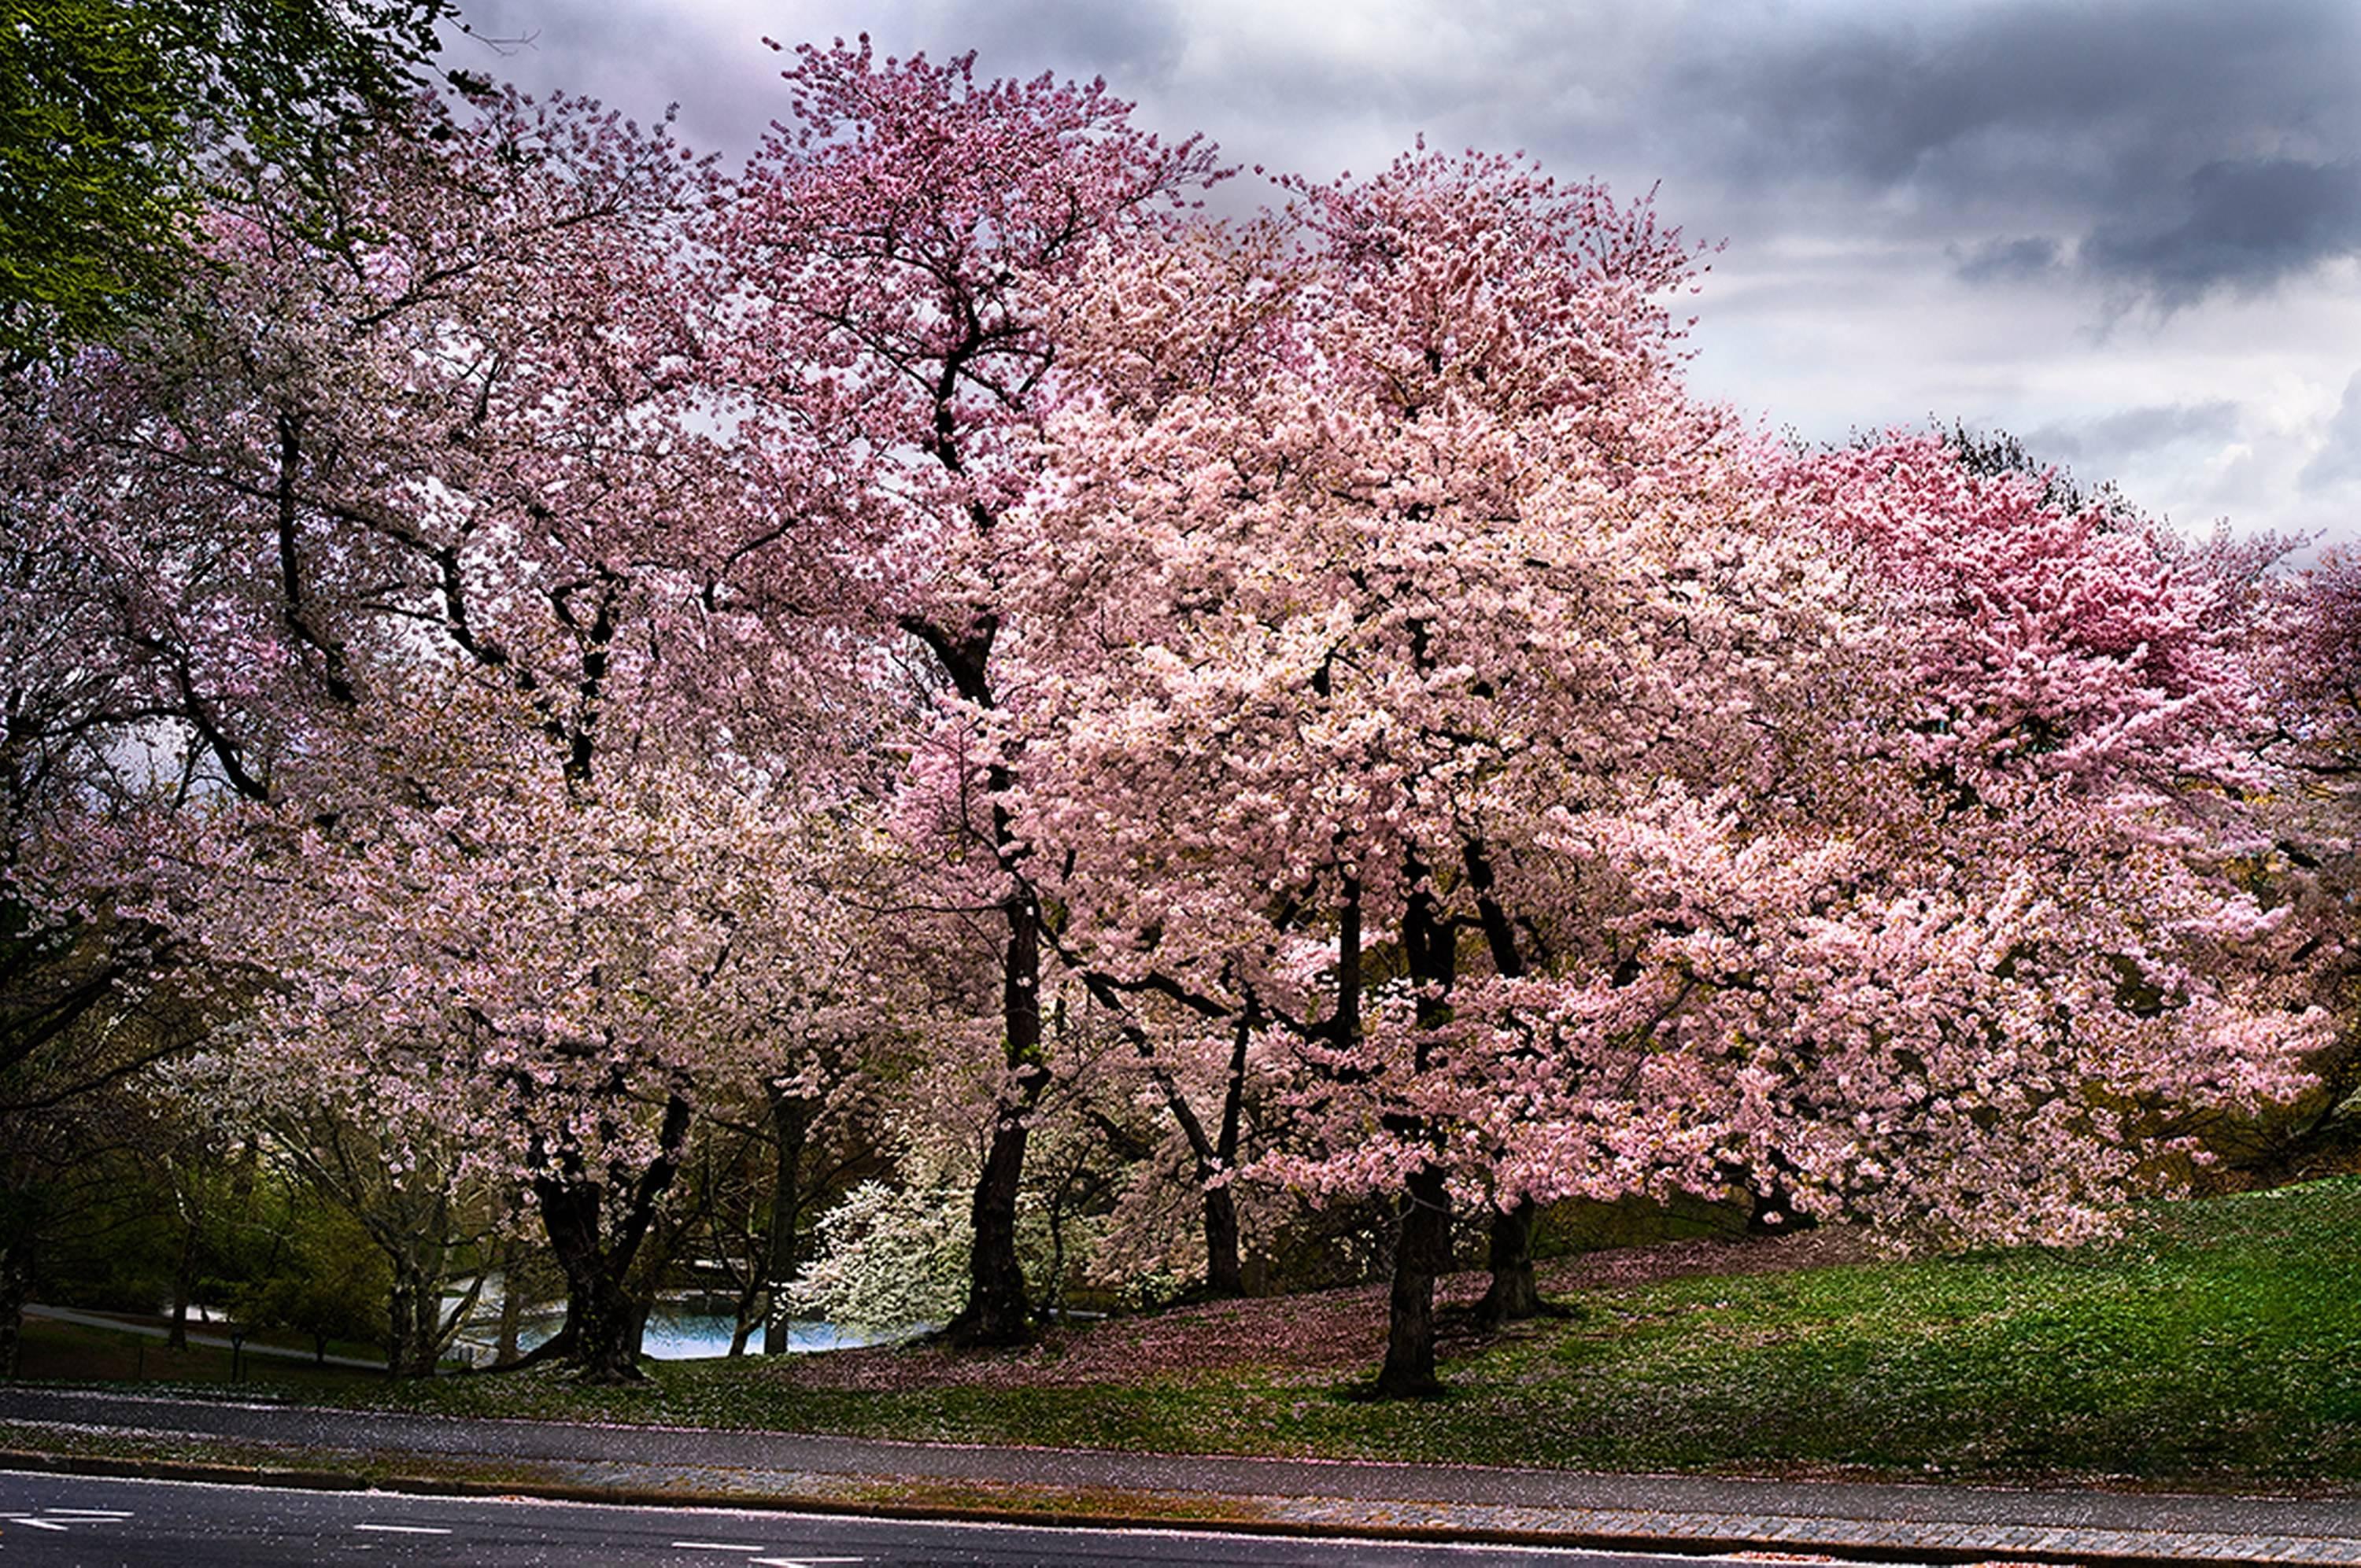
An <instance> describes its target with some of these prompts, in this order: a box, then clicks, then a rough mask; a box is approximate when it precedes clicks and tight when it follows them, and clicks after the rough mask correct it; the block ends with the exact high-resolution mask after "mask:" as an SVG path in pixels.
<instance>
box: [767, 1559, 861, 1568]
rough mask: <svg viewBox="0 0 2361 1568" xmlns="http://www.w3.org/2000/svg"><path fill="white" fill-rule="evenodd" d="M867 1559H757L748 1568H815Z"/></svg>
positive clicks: (859, 1561)
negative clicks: (824, 1564)
mask: <svg viewBox="0 0 2361 1568" xmlns="http://www.w3.org/2000/svg"><path fill="white" fill-rule="evenodd" d="M868 1561H869V1559H867V1558H866V1557H755V1558H751V1559H749V1560H748V1562H747V1563H746V1568H813V1564H815V1563H866V1562H868Z"/></svg>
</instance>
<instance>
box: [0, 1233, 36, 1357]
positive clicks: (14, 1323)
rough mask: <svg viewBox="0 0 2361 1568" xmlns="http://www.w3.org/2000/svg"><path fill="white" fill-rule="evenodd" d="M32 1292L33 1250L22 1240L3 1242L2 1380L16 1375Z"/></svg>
mask: <svg viewBox="0 0 2361 1568" xmlns="http://www.w3.org/2000/svg"><path fill="white" fill-rule="evenodd" d="M32 1292H33V1254H32V1248H31V1247H30V1245H27V1243H26V1241H25V1240H24V1239H23V1238H7V1239H5V1240H0V1381H5V1380H7V1379H11V1378H14V1377H15V1376H16V1355H17V1347H18V1345H19V1344H20V1343H22V1342H23V1339H24V1332H25V1301H26V1299H27V1297H29V1296H30V1295H31V1294H32Z"/></svg>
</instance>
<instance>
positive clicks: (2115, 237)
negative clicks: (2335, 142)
mask: <svg viewBox="0 0 2361 1568" xmlns="http://www.w3.org/2000/svg"><path fill="white" fill-rule="evenodd" d="M2356 250H2361V164H2356V163H2353V162H2344V163H2327V164H2322V163H2304V162H2299V161H2296V160H2294V159H2247V160H2245V161H2241V162H2235V163H2209V164H2207V165H2205V167H2203V168H2202V169H2200V170H2197V171H2196V172H2195V173H2193V174H2191V176H2190V177H2189V181H2188V199H2187V210H2186V213H2185V215H2183V216H2182V217H2181V218H2180V221H2179V222H2178V223H2175V224H2173V225H2171V226H2170V227H2168V228H2164V229H2161V230H2158V229H2152V228H2150V229H2144V228H2141V227H2139V226H2137V225H2100V226H2099V227H2098V228H2097V229H2096V230H2094V231H2093V232H2092V235H2091V236H2090V238H2089V239H2088V240H2087V241H2086V242H2085V243H2084V245H2083V247H2082V260H2083V261H2084V263H2085V264H2086V265H2089V266H2091V267H2092V268H2094V269H2097V270H2099V271H2100V272H2103V273H2105V274H2107V275H2110V276H2114V277H2128V278H2134V279H2139V280H2145V281H2146V282H2147V285H2148V286H2149V287H2150V288H2151V289H2153V290H2154V291H2155V293H2156V296H2157V299H2158V302H2159V303H2161V304H2163V305H2165V306H2167V307H2168V308H2169V307H2173V306H2179V305H2185V304H2190V303H2192V302H2195V301H2197V300H2198V299H2200V298H2202V297H2203V296H2204V295H2205V294H2206V293H2207V292H2209V291H2212V290H2213V289H2214V288H2216V287H2220V286H2227V287H2230V288H2233V289H2239V290H2244V291H2257V290H2260V289H2264V288H2268V286H2270V285H2271V284H2273V283H2277V282H2279V280H2281V279H2283V278H2286V277H2288V276H2290V274H2293V273H2296V272H2301V271H2303V270H2305V269H2309V268H2311V267H2313V266H2315V265H2317V264H2318V263H2320V262H2323V261H2325V260H2327V259H2329V258H2331V257H2336V256H2345V255H2349V254H2351V253H2353V252H2355V251H2356Z"/></svg>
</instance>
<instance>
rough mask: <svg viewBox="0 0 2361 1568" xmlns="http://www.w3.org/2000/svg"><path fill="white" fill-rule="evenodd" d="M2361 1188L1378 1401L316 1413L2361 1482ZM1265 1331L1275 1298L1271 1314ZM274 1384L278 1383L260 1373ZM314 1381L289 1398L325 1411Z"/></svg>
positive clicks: (1345, 1390) (1719, 1467) (1495, 1355)
mask: <svg viewBox="0 0 2361 1568" xmlns="http://www.w3.org/2000/svg"><path fill="white" fill-rule="evenodd" d="M2357 1296H2361V1178H2347V1179H2337V1180H2333V1181H2324V1182H2316V1183H2313V1184H2311V1185H2309V1186H2305V1187H2301V1188H2291V1189H2286V1190H2280V1191H2279V1192H2274V1193H2266V1194H2254V1195H2248V1196H2243V1197H2236V1198H2224V1199H2213V1200H2207V1201H2193V1202H2184V1203H2171V1204H2159V1205H2155V1206H2152V1207H2149V1208H2147V1209H2145V1210H2143V1211H2142V1212H2140V1213H2139V1214H2138V1215H2137V1216H2136V1219H2135V1221H2134V1224H2133V1230H2132V1234H2130V1235H2129V1236H2128V1237H2127V1238H2126V1239H2125V1240H2123V1241H2121V1242H2118V1243H2114V1244H2112V1245H2105V1246H2101V1247H2094V1248H2091V1249H2087V1250H2082V1251H2076V1252H2056V1251H2048V1250H2041V1249H2025V1250H2016V1251H2009V1252H1993V1253H1984V1254H1976V1255H1968V1256H1963V1257H1950V1258H1922V1259H1915V1260H1902V1261H1893V1262H1880V1263H1871V1264H1860V1265H1850V1266H1838V1267H1827V1268H1820V1269H1815V1270H1810V1271H1804V1272H1793V1273H1784V1274H1769V1275H1762V1274H1753V1275H1732V1276H1709V1277H1690V1278H1685V1279H1678V1280H1674V1281H1671V1282H1666V1283H1659V1284H1654V1285H1649V1286H1645V1287H1637V1288H1630V1289H1627V1290H1620V1291H1615V1292H1600V1293H1597V1294H1593V1295H1591V1296H1589V1297H1587V1298H1586V1299H1584V1300H1583V1301H1582V1302H1581V1303H1580V1305H1581V1308H1582V1311H1581V1315H1580V1316H1579V1317H1577V1318H1576V1319H1575V1320H1573V1321H1566V1322H1557V1323H1544V1324H1540V1325H1534V1326H1532V1327H1530V1328H1527V1329H1522V1330H1520V1331H1519V1332H1515V1333H1513V1334H1511V1335H1509V1336H1506V1337H1504V1338H1502V1339H1499V1340H1497V1341H1494V1342H1492V1343H1489V1344H1488V1345H1486V1346H1484V1347H1482V1348H1481V1349H1479V1350H1477V1351H1476V1352H1475V1353H1474V1354H1468V1355H1466V1356H1463V1357H1461V1358H1458V1359H1456V1360H1454V1361H1451V1362H1449V1363H1447V1364H1446V1365H1445V1367H1444V1377H1445V1379H1446V1380H1447V1381H1448V1383H1449V1384H1450V1386H1451V1391H1450V1393H1449V1394H1448V1395H1447V1396H1445V1397H1444V1398H1440V1399H1436V1400H1433V1401H1427V1402H1421V1403H1414V1404H1374V1403H1370V1402H1367V1401H1366V1400H1363V1399H1360V1398H1355V1397H1354V1396H1355V1394H1356V1388H1355V1387H1354V1385H1353V1384H1352V1383H1351V1382H1349V1381H1347V1380H1344V1379H1340V1378H1338V1377H1337V1376H1334V1375H1330V1374H1317V1375H1304V1374H1300V1373H1280V1372H1278V1371H1275V1370H1274V1369H1273V1368H1271V1367H1268V1366H1257V1365H1229V1366H1223V1367H1212V1368H1206V1369H1202V1370H1200V1371H1196V1372H1192V1373H1190V1374H1187V1375H1184V1376H1163V1377H1159V1378H1156V1379H1153V1380H1148V1381H1141V1382H1130V1383H1091V1384H1083V1385H1081V1386H1030V1385H1028V1384H1027V1378H1026V1373H1025V1370H1024V1368H1025V1365H1027V1363H1026V1362H1025V1361H1023V1360H1022V1359H1021V1358H1011V1361H1010V1365H1009V1370H1008V1372H1007V1375H1006V1376H1000V1375H997V1373H995V1376H993V1377H992V1378H990V1379H987V1380H984V1381H983V1382H982V1383H974V1382H970V1383H966V1384H961V1385H956V1386H947V1387H918V1386H910V1387H895V1388H891V1389H889V1390H888V1391H884V1392H848V1391H843V1390H831V1389H821V1388H816V1387H800V1386H798V1372H797V1368H796V1365H794V1364H792V1363H789V1364H779V1363H763V1362H744V1361H741V1362H735V1363H733V1362H728V1361H707V1362H685V1363H672V1364H661V1363H659V1364H651V1365H650V1371H651V1373H652V1377H651V1380H650V1382H649V1384H648V1385H647V1386H646V1387H642V1388H634V1389H621V1390H614V1389H587V1388H578V1387H573V1386H572V1385H570V1384H568V1383H566V1381H564V1380H563V1379H562V1378H561V1377H559V1376H555V1374H551V1373H546V1372H530V1373H524V1374H517V1375H490V1376H470V1377H459V1378H444V1379H437V1380H436V1381H434V1382H433V1383H431V1384H408V1385H387V1384H384V1383H376V1384H370V1383H366V1382H356V1383H349V1384H346V1385H344V1386H343V1391H342V1392H341V1393H340V1394H338V1395H336V1396H335V1397H337V1398H344V1399H356V1400H362V1401H369V1402H378V1401H384V1402H393V1403H399V1404H401V1405H404V1406H408V1407H411V1408H419V1409H435V1410H443V1411H448V1412H451V1413H455V1414H456V1413H468V1412H475V1413H483V1414H503V1415H526V1414H533V1415H548V1416H579V1417H588V1418H593V1419H598V1420H642V1421H652V1422H659V1423H665V1424H708V1425H721V1426H741V1427H777V1428H791V1429H805V1430H812V1431H842V1432H854V1433H864V1434H873V1435H880V1436H892V1437H904V1438H940V1439H952V1440H958V1441H964V1442H1030V1443H1042V1444H1069V1443H1071V1444H1085V1445H1092V1446H1105V1447H1117V1448H1137V1449H1148V1450H1164V1451H1170V1452H1181V1453H1191V1452H1195V1453H1280V1454H1322V1455H1331V1456H1336V1457H1348V1456H1350V1457H1369V1458H1386V1459H1410V1460H1426V1461H1457V1462H1466V1463H1476V1464H1541V1465H1564V1466H1569V1467H1577V1468H1588V1469H1635V1470H1657V1471H1668V1470H1672V1471H1676V1470H1686V1471H1727V1472H1744V1473H1752V1474H1774V1475H1775V1474H1793V1475H1802V1474H1828V1473H1844V1474H1853V1475H1887V1476H1909V1477H1916V1478H1943V1479H1954V1480H1972V1481H1985V1482H1998V1481H2031V1480H2048V1481H2072V1480H2089V1479H2093V1478H2098V1477H2113V1478H2119V1479H2121V1480H2124V1481H2130V1482H2136V1483H2140V1484H2147V1485H2159V1486H2213V1487H2228V1488H2235V1487H2242V1486H2288V1485H2301V1484H2306V1483H2310V1484H2315V1485H2318V1484H2326V1485H2328V1486H2334V1487H2338V1488H2347V1487H2353V1486H2356V1485H2361V1310H2356V1306H2361V1301H2356V1297H2357ZM1266 1310H1270V1311H1271V1312H1272V1313H1273V1314H1274V1325H1275V1328H1276V1329H1278V1330H1279V1332H1283V1327H1284V1321H1285V1319H1284V1312H1285V1303H1283V1302H1273V1303H1269V1304H1268V1308H1267V1309H1266ZM275 1371H276V1369H275V1368H273V1369H270V1372H269V1373H266V1374H265V1376H269V1375H270V1374H271V1373H275ZM323 1392H325V1390H323V1389H316V1388H315V1389H308V1390H305V1393H306V1394H307V1395H308V1396H309V1397H311V1398H319V1397H320V1396H321V1394H322V1393H323Z"/></svg>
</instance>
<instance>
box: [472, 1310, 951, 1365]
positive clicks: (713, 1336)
mask: <svg viewBox="0 0 2361 1568" xmlns="http://www.w3.org/2000/svg"><path fill="white" fill-rule="evenodd" d="M563 1321H565V1313H564V1310H563V1309H561V1308H559V1307H557V1306H555V1305H554V1304H553V1305H551V1306H547V1307H540V1308H535V1309H534V1310H532V1311H530V1312H528V1313H527V1314H526V1316H525V1319H524V1321H523V1322H522V1324H521V1325H520V1326H519V1328H518V1331H517V1345H518V1347H519V1348H520V1349H522V1350H531V1349H533V1346H535V1345H537V1344H539V1343H542V1342H543V1341H544V1340H546V1339H547V1338H549V1336H550V1335H552V1334H554V1333H555V1332H557V1329H558V1325H559V1324H560V1323H561V1322H563ZM736 1327H737V1319H735V1318H734V1317H732V1316H731V1315H730V1313H728V1312H714V1311H708V1310H704V1305H703V1303H702V1302H700V1301H698V1300H697V1299H694V1298H692V1299H686V1300H671V1301H658V1302H657V1303H656V1307H655V1310H653V1311H652V1312H650V1313H649V1314H648V1328H647V1333H646V1335H645V1337H643V1338H642V1340H641V1342H640V1348H641V1350H642V1351H643V1352H644V1353H645V1354H648V1355H650V1356H653V1358H654V1359H656V1360H658V1361H692V1360H696V1359H697V1358H698V1357H701V1356H708V1355H727V1354H730V1333H731V1332H732V1331H733V1330H734V1329H735V1328H736ZM491 1332H492V1329H491V1325H489V1324H487V1323H482V1322H480V1321H479V1322H478V1323H475V1324H470V1325H469V1327H468V1329H467V1332H465V1333H463V1334H462V1335H461V1336H460V1343H459V1345H458V1346H457V1347H456V1348H457V1349H458V1350H459V1351H460V1353H461V1354H465V1355H467V1356H469V1357H470V1358H471V1359H473V1360H475V1361H478V1362H479V1363H488V1362H489V1361H490V1360H491V1359H492V1348H493V1346H492V1343H491V1339H490V1334H491ZM923 1332H926V1326H925V1325H922V1326H920V1327H917V1328H913V1329H907V1330H904V1331H902V1332H898V1333H896V1332H890V1331H889V1332H884V1333H862V1332H858V1331H855V1330H851V1329H843V1328H839V1327H838V1326H837V1325H836V1324H834V1323H822V1322H794V1323H790V1324H788V1325H787V1349H788V1351H789V1353H790V1354H807V1353H809V1352H812V1351H821V1350H851V1349H855V1348H857V1347H859V1346H861V1345H864V1344H887V1343H893V1342H894V1341H895V1340H899V1339H906V1338H908V1337H910V1336H911V1335H912V1334H917V1333H923ZM762 1348H763V1336H762V1334H761V1333H760V1332H757V1333H756V1334H755V1335H754V1338H753V1341H752V1344H751V1345H750V1346H749V1351H750V1354H760V1353H761V1351H762Z"/></svg>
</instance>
